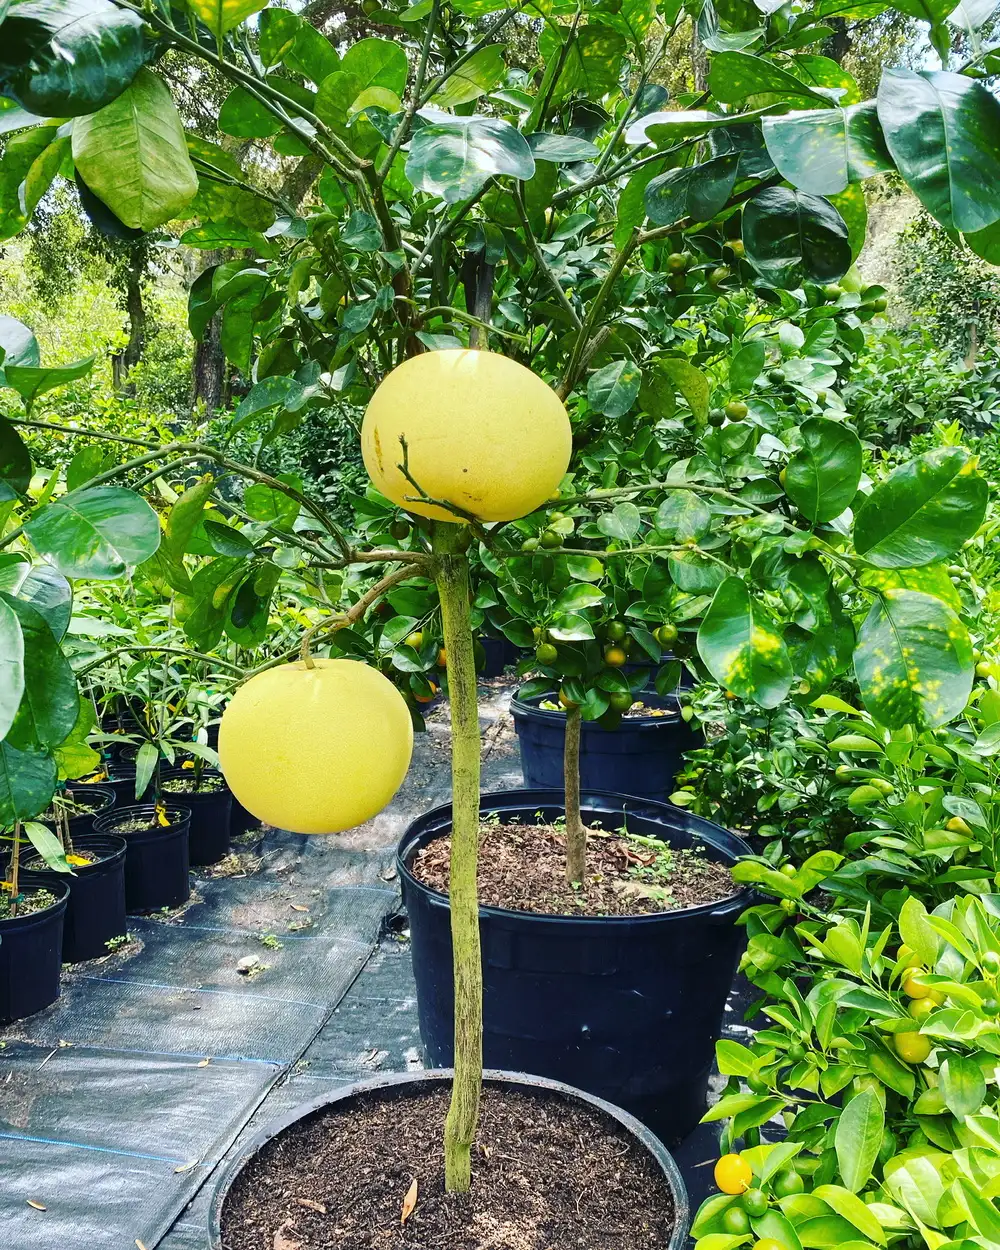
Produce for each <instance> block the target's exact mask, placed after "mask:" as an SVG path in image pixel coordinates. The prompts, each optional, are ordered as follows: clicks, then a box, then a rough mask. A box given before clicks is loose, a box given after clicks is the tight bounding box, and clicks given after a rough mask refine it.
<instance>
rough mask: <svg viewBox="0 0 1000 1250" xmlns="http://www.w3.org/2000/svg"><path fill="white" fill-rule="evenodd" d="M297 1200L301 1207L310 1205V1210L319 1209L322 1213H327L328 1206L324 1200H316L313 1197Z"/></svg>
mask: <svg viewBox="0 0 1000 1250" xmlns="http://www.w3.org/2000/svg"><path fill="white" fill-rule="evenodd" d="M295 1201H296V1202H297V1203H298V1204H299V1206H300V1207H308V1208H309V1210H310V1211H318V1212H319V1213H320V1215H326V1207H325V1206H323V1204H322V1202H315V1201H313V1199H312V1198H296V1199H295Z"/></svg>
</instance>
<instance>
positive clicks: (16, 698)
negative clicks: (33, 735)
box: [0, 597, 24, 739]
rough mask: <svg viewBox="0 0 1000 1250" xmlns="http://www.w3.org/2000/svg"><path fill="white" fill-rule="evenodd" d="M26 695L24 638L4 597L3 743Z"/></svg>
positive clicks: (0, 635) (0, 627)
mask: <svg viewBox="0 0 1000 1250" xmlns="http://www.w3.org/2000/svg"><path fill="white" fill-rule="evenodd" d="M23 694H24V638H23V635H22V634H21V623H20V621H19V620H18V616H17V613H16V612H15V611H14V609H13V608H12V607H10V606H9V604H7V603H6V601H5V600H4V599H3V598H2V597H0V739H2V738H6V736H7V731H8V730H9V729H10V727H11V725H12V724H13V723H14V717H15V715H16V714H17V709H18V707H20V704H21V696H22V695H23Z"/></svg>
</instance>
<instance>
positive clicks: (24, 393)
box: [4, 356, 97, 404]
mask: <svg viewBox="0 0 1000 1250" xmlns="http://www.w3.org/2000/svg"><path fill="white" fill-rule="evenodd" d="M96 359H97V357H96V356H87V357H86V358H85V359H84V360H77V361H75V362H74V363H73V364H71V365H53V366H51V367H49V368H44V367H39V368H33V367H32V366H30V365H10V366H8V368H6V369H5V370H4V376H5V377H6V379H7V385H8V386H9V387H12V388H13V389H14V390H15V391H17V393H18V395H20V396H21V398H22V399H23V400H24V402H25V403H26V404H31V403H34V401H35V400H36V399H37V398H38V396H39V395H44V394H45V392H46V391H51V390H53V389H54V388H55V387H57V386H68V385H69V384H70V382H77V381H79V379H80V378H84V377H86V376H87V374H88V373H89V372H90V371H91V369H93V367H94V361H95V360H96Z"/></svg>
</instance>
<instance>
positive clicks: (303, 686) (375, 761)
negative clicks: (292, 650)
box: [219, 659, 413, 833]
mask: <svg viewBox="0 0 1000 1250" xmlns="http://www.w3.org/2000/svg"><path fill="white" fill-rule="evenodd" d="M313 665H314V667H313V668H307V667H306V665H305V664H304V663H302V662H301V661H299V662H298V663H295V664H282V665H281V666H280V667H278V668H271V669H268V670H267V671H266V672H263V673H258V674H257V676H256V677H251V679H250V680H249V681H248V682H247V683H246V685H244V686H241V687H240V688H239V690H237V692H236V694H235V695H234V696H233V698H232V700H231V702H230V704H229V706H228V707H227V708H226V710H225V713H224V714H223V717H222V724H221V725H220V726H219V761H220V764H221V766H222V772H223V775H224V776H225V778H226V781H227V782H228V783H229V788H230V789H231V790H232V792H233V794H234V795H235V796H236V797H237V799H239V801H240V802H241V803H242V804H243V806H244V807H245V808H246V809H247V811H249V812H251V813H252V814H253V815H254V816H256V817H257V818H258V820H263V821H266V822H267V824H269V825H275V826H276V827H277V828H279V829H288V830H291V832H292V833H340V832H341V831H342V830H344V829H352V828H353V827H354V826H355V825H360V824H362V823H363V822H364V821H366V820H370V819H371V817H372V816H374V815H375V814H376V813H377V812H380V811H381V810H382V808H383V807H385V805H386V804H387V803H388V802H389V800H390V799H391V798H392V796H393V795H394V794H395V793H396V791H397V790H398V789H399V787H400V785H401V783H402V781H403V778H404V777H405V776H406V770H407V769H408V768H409V766H410V754H411V752H412V750H413V725H412V722H411V721H410V713H409V711H408V710H407V707H406V703H405V702H404V701H403V696H402V695H401V694H400V693H399V691H398V690H397V689H396V687H395V686H394V685H393V684H392V682H391V681H389V680H388V678H386V677H383V676H382V674H381V673H380V672H378V671H377V670H376V669H374V668H369V667H368V666H367V665H366V664H360V663H358V662H357V661H355V660H319V659H317V660H313Z"/></svg>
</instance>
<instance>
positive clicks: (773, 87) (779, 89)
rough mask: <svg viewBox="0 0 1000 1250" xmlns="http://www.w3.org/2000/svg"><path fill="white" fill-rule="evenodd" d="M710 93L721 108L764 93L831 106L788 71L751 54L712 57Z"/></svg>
mask: <svg viewBox="0 0 1000 1250" xmlns="http://www.w3.org/2000/svg"><path fill="white" fill-rule="evenodd" d="M708 89H709V90H710V91H711V93H712V95H714V96H715V98H716V99H717V100H718V101H719V103H720V104H738V103H739V102H740V101H741V100H745V99H746V98H747V96H750V95H762V94H765V93H766V94H768V95H771V94H774V95H779V96H781V97H782V99H796V98H798V97H804V98H805V99H808V100H819V101H820V102H821V103H823V104H827V103H828V101H827V99H826V97H825V96H823V95H822V94H820V93H819V92H817V91H814V90H813V89H812V88H811V87H810V86H809V85H808V84H807V83H803V82H800V81H799V80H798V79H797V78H796V77H794V75H792V74H789V73H788V72H787V70H783V69H781V68H780V67H779V66H778V65H776V64H775V63H774V62H773V61H766V60H764V59H763V57H759V56H753V55H751V54H750V53H749V52H721V53H719V54H718V55H717V56H714V57H712V64H711V68H710V69H709V71H708Z"/></svg>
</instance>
